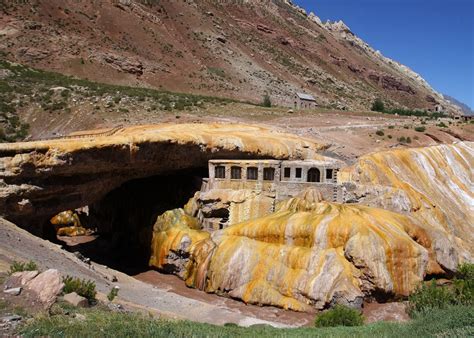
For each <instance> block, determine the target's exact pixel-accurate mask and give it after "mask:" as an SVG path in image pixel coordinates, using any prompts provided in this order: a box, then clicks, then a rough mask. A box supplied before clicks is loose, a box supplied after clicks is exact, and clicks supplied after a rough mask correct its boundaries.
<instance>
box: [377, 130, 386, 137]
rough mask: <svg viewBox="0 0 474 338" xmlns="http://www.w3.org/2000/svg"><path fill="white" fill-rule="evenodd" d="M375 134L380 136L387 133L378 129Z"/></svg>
mask: <svg viewBox="0 0 474 338" xmlns="http://www.w3.org/2000/svg"><path fill="white" fill-rule="evenodd" d="M375 134H376V135H378V136H384V135H385V133H384V132H383V130H377V131H376V132H375Z"/></svg>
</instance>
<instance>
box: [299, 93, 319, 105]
mask: <svg viewBox="0 0 474 338" xmlns="http://www.w3.org/2000/svg"><path fill="white" fill-rule="evenodd" d="M317 106H318V104H317V103H316V99H315V98H314V97H313V95H310V94H305V93H296V95H295V104H294V107H295V109H314V108H316V107H317Z"/></svg>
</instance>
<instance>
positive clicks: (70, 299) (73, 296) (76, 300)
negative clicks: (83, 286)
mask: <svg viewBox="0 0 474 338" xmlns="http://www.w3.org/2000/svg"><path fill="white" fill-rule="evenodd" d="M63 299H64V301H65V302H67V303H69V304H71V305H72V306H76V307H88V306H89V301H88V300H87V298H84V297H82V296H79V295H78V294H77V293H75V292H71V293H68V294H67V295H64V297H63Z"/></svg>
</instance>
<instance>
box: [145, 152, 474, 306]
mask: <svg viewBox="0 0 474 338" xmlns="http://www.w3.org/2000/svg"><path fill="white" fill-rule="evenodd" d="M473 149H474V148H473V144H472V143H459V144H456V145H451V146H445V145H442V146H437V147H430V148H421V149H409V150H396V151H388V152H382V153H376V154H372V155H367V156H365V157H363V158H361V159H360V160H359V161H358V162H357V164H356V165H355V166H354V167H351V168H347V169H346V172H345V173H341V176H340V179H341V180H342V181H345V182H346V183H349V184H347V187H348V191H347V195H346V197H347V198H348V199H352V201H353V202H354V201H357V202H359V204H334V203H327V202H321V201H320V200H319V198H318V197H317V196H318V194H317V193H308V192H307V193H304V194H302V195H301V196H300V197H297V198H294V199H291V200H288V201H286V202H282V203H281V204H280V205H279V206H278V208H277V211H276V212H275V213H273V214H270V215H268V216H264V217H261V218H258V219H254V220H249V221H246V222H243V223H239V224H236V225H234V226H231V227H229V228H227V229H224V230H220V231H216V232H214V233H212V234H211V235H209V234H208V233H205V232H203V231H199V230H197V229H198V227H199V226H197V223H199V222H198V221H197V220H196V219H194V218H193V217H191V216H190V215H189V214H188V213H187V212H185V211H184V210H181V209H176V210H172V211H168V212H166V213H165V214H163V215H161V216H160V217H159V218H158V220H157V222H156V224H155V227H154V233H153V242H152V257H151V259H150V264H151V265H153V266H155V267H157V268H159V269H164V270H167V271H169V272H174V273H176V274H178V275H179V276H181V277H182V278H183V279H184V280H185V281H186V284H187V285H188V286H192V287H196V288H199V289H202V290H205V291H207V292H216V293H219V294H226V295H229V296H231V297H236V298H240V299H242V300H244V301H245V302H248V303H254V304H264V305H276V306H280V307H283V308H288V309H293V310H297V311H308V310H310V309H313V308H317V309H321V308H323V307H325V306H327V305H329V304H334V303H343V304H349V305H353V306H357V305H360V302H361V300H362V298H363V297H382V298H383V297H390V296H394V295H398V296H402V295H408V294H409V293H410V292H411V291H413V290H414V288H416V286H417V285H418V284H419V283H420V282H421V281H422V280H423V279H424V278H425V277H426V276H427V275H430V274H447V275H449V274H450V272H452V271H454V270H455V269H456V267H457V265H458V264H459V263H461V262H464V261H469V262H472V261H473V254H474V252H473V247H474V246H473V245H472V243H473V242H472V241H473V233H474V232H473V226H474V220H473V218H472V215H473V204H472V197H473V195H472V186H473V182H472V175H471V172H470V168H471V167H472V163H474V157H473ZM351 184H352V188H351ZM363 204H366V205H363ZM367 205H371V206H367ZM387 209H388V210H387ZM188 212H189V211H188Z"/></svg>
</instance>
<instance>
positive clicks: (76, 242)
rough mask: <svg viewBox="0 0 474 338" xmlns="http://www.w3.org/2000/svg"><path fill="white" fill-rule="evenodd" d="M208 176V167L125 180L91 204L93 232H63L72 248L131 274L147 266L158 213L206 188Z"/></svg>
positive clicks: (88, 218) (86, 223) (87, 224)
mask: <svg viewBox="0 0 474 338" xmlns="http://www.w3.org/2000/svg"><path fill="white" fill-rule="evenodd" d="M204 177H207V168H200V169H195V170H188V171H182V172H174V173H172V174H169V175H159V176H152V177H147V178H141V179H134V180H131V181H128V182H125V183H124V184H122V185H121V186H119V187H118V188H116V189H114V190H112V191H110V192H109V193H108V194H107V195H105V196H104V197H103V198H102V199H101V200H100V201H97V202H96V203H93V204H91V205H89V206H88V215H87V216H86V217H83V218H84V221H83V222H82V223H83V225H84V226H85V227H88V228H97V231H96V233H95V234H94V235H93V236H88V237H89V238H88V240H84V239H85V238H84V237H83V236H79V237H67V238H65V237H59V238H60V240H62V241H64V244H65V247H66V248H67V249H68V250H69V251H73V252H79V253H80V254H81V255H83V256H84V257H88V258H90V259H91V260H92V261H94V262H97V263H99V264H103V265H106V266H109V267H111V268H113V269H115V270H119V271H122V272H124V273H127V274H129V275H135V274H138V273H140V272H143V271H147V270H149V267H148V260H149V258H150V251H151V236H152V231H153V225H154V223H155V221H156V218H157V216H159V215H161V214H162V213H163V212H165V211H167V210H171V209H175V208H182V207H183V206H184V205H185V204H186V203H187V202H188V200H189V199H190V198H191V197H192V196H193V195H194V194H195V192H196V191H199V190H200V188H201V184H202V179H203V178H204ZM98 184H100V182H99V183H98ZM86 237H87V236H86ZM84 242H85V243H84Z"/></svg>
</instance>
